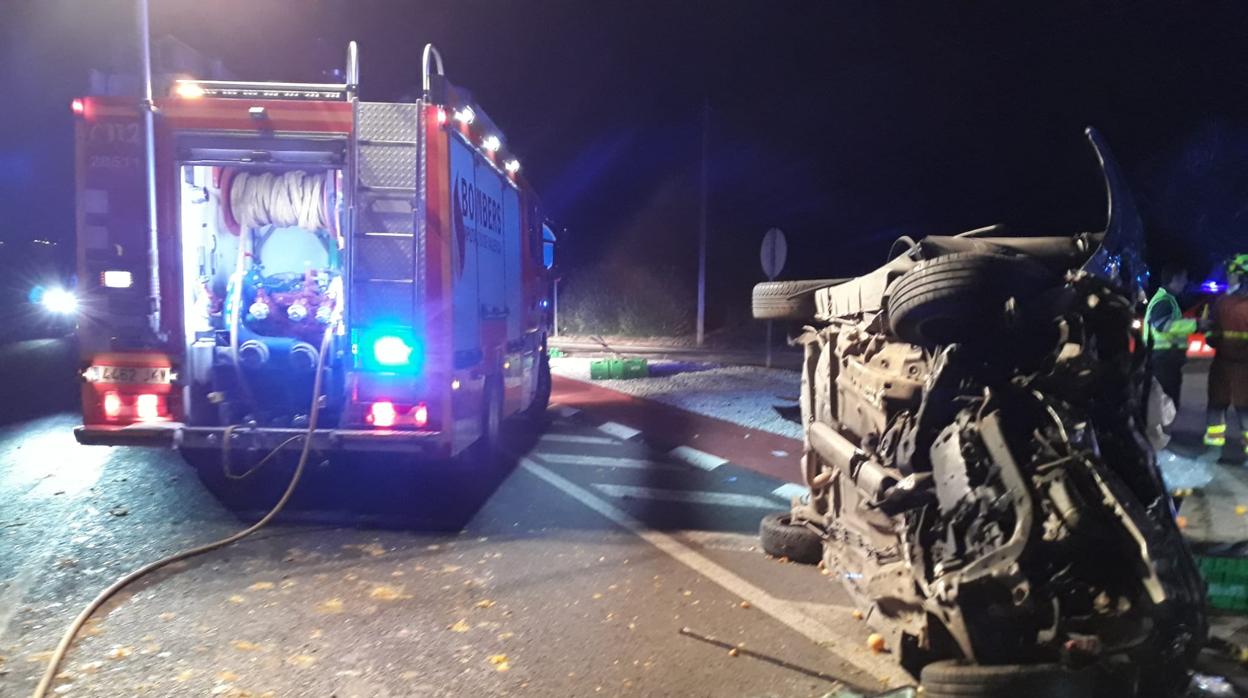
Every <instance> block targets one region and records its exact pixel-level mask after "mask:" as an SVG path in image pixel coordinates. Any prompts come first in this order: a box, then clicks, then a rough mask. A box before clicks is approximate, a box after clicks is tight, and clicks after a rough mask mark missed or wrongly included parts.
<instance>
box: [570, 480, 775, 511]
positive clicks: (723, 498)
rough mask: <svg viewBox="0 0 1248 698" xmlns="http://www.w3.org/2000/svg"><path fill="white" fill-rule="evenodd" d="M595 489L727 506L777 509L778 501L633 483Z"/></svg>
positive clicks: (617, 494)
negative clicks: (638, 485)
mask: <svg viewBox="0 0 1248 698" xmlns="http://www.w3.org/2000/svg"><path fill="white" fill-rule="evenodd" d="M593 486H594V489H596V490H598V491H599V492H602V493H603V494H605V495H608V496H611V497H617V498H620V499H623V498H629V499H654V500H659V501H664V502H688V503H690V504H714V505H717V506H726V507H742V508H745V509H775V508H776V502H775V501H774V500H771V499H767V498H766V497H756V496H754V495H752V494H733V493H731V492H705V491H702V490H665V489H658V488H655V487H634V486H632V485H607V484H602V483H597V482H595V483H593Z"/></svg>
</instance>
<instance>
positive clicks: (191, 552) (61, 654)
mask: <svg viewBox="0 0 1248 698" xmlns="http://www.w3.org/2000/svg"><path fill="white" fill-rule="evenodd" d="M332 328H333V325H332V324H331V325H330V327H329V328H326V330H325V335H324V338H323V339H322V340H321V352H320V357H319V358H318V360H317V366H316V377H315V379H314V380H313V388H312V405H311V407H310V408H309V412H308V429H307V432H306V433H305V434H304V436H303V437H302V438H303V449H302V450H301V451H300V453H299V462H298V464H297V465H296V466H295V472H294V474H292V475H291V477H290V484H289V485H287V486H286V490H285V491H284V492H283V493H282V496H281V498H280V499H278V500H277V503H276V504H274V505H273V508H271V509H270V510H269V512H268V513H267V514H265V515H264V516H263V517H262V518H261V519H260V520H259V521H257V522H255V523H254V524H252V525H251V526H248V527H247V528H245V529H243V530H241V531H238V532H237V533H234V534H233V535H230V536H227V537H225V538H222V539H220V540H216V541H213V542H211V543H205V544H204V545H200V546H196V547H194V548H188V549H186V550H182V551H180V552H177V553H174V554H173V555H169V556H168V557H164V558H161V559H159V560H156V561H154V562H149V563H148V564H146V565H143V566H142V567H139V568H138V569H136V570H134V571H132V572H130V573H129V574H126V575H125V576H123V577H121V578H120V579H118V580H117V581H115V582H113V583H112V584H111V585H109V587H108V588H106V589H105V590H104V591H101V592H100V593H99V594H98V595H97V596H96V597H95V598H94V599H92V601H91V603H89V604H87V606H86V607H85V608H83V609H82V612H80V613H79V614H78V617H77V618H75V619H74V621H73V622H72V623H70V625H69V628H68V629H66V631H65V634H64V635H62V636H61V641H60V642H59V643H58V644H57V646H56V649H55V650H54V651H53V652H52V656H51V658H49V659H48V666H47V667H46V668H45V669H44V672H43V676H42V678H40V680H39V685H38V686H36V687H35V692H34V693H33V694H32V696H33V698H44V697H45V696H46V695H47V694H48V690H49V689H50V688H51V687H52V683H53V682H54V681H55V680H56V675H57V673H58V671H59V669H60V667H61V663H62V662H64V660H65V656H66V655H67V654H68V653H69V648H70V646H71V645H72V644H73V642H74V638H75V637H77V635H78V633H79V632H80V631H81V630H82V627H83V626H84V625H85V624H86V622H87V621H88V620H89V619H90V618H91V616H92V615H93V614H94V613H95V612H96V611H97V610H99V608H100V606H103V605H104V602H106V601H108V599H110V598H112V596H113V595H115V594H116V593H117V592H119V591H121V590H122V589H123V588H124V587H126V586H127V585H128V584H130V583H131V582H133V581H135V580H137V579H139V578H140V577H143V576H145V575H147V574H149V573H151V572H154V571H156V570H158V569H160V568H162V567H165V566H167V565H170V564H173V563H175V562H180V561H182V560H186V559H189V558H192V557H195V556H196V555H202V554H203V553H207V552H211V551H213V550H217V549H219V548H224V547H225V546H227V545H230V544H231V543H234V542H237V541H239V540H242V539H243V538H246V537H247V536H249V535H251V534H252V533H255V532H256V531H258V530H260V529H261V528H264V527H265V526H266V525H268V523H269V522H270V521H272V520H273V519H274V518H275V517H276V516H277V514H278V513H279V512H280V511H281V510H282V508H283V507H285V506H286V503H287V502H288V501H289V500H290V497H291V495H292V494H294V491H295V487H296V486H298V484H299V479H300V477H301V476H302V475H303V470H304V467H305V466H306V465H307V462H308V457H309V455H310V454H311V452H312V435H313V433H314V432H315V431H316V425H317V419H318V418H319V416H320V411H321V388H322V384H323V379H324V371H325V357H326V356H327V355H328V354H329V348H330V342H331V340H332V339H333V330H332ZM298 438H299V437H293V438H290V439H287V440H286V441H284V442H282V443H281V444H279V445H278V446H277V448H274V449H273V450H272V451H270V452H269V454H268V455H266V456H265V457H264V458H263V459H262V460H261V461H260V464H263V463H264V462H265V461H268V460H269V459H270V458H272V457H274V456H275V455H276V454H277V453H278V452H279V451H281V450H282V449H283V448H285V447H286V446H287V445H289V444H291V443H293V442H294V441H295V440H297V439H298ZM258 467H259V464H258V465H256V466H254V467H253V468H252V471H254V470H255V468H258ZM250 472H251V471H249V473H250ZM249 473H248V474H249ZM244 476H245V475H244Z"/></svg>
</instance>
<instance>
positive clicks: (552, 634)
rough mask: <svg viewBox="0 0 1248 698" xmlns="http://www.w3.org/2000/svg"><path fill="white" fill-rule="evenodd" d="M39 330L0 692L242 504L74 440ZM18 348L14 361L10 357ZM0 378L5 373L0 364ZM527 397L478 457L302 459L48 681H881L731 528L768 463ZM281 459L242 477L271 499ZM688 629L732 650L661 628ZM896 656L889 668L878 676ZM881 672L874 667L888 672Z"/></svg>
mask: <svg viewBox="0 0 1248 698" xmlns="http://www.w3.org/2000/svg"><path fill="white" fill-rule="evenodd" d="M69 357H70V354H69V350H68V349H67V348H66V347H65V345H64V344H63V343H60V342H45V343H33V344H32V343H26V344H23V345H18V346H10V347H8V348H5V349H3V350H0V360H2V361H0V366H3V368H0V378H3V379H4V384H5V385H6V386H7V387H6V388H5V389H4V394H5V396H6V397H5V398H4V400H5V401H6V402H5V405H4V407H3V408H2V409H0V425H2V426H0V502H3V504H0V657H2V658H0V695H4V696H10V695H12V696H22V695H27V694H28V693H29V692H30V690H31V689H32V688H33V686H34V684H35V682H36V680H37V678H38V675H39V673H40V671H41V670H42V668H43V665H44V660H45V659H46V656H47V652H48V650H51V649H52V648H53V646H54V645H55V644H56V640H57V638H58V636H59V635H60V633H61V631H62V630H63V628H64V627H65V626H66V624H67V623H68V622H69V621H70V620H71V619H72V618H73V616H74V615H75V614H77V612H78V610H79V609H80V608H81V607H82V606H83V605H84V604H86V603H87V602H88V601H89V600H90V599H91V598H92V597H93V596H94V595H95V594H96V593H97V592H98V590H99V589H101V588H103V587H104V586H106V585H107V584H108V583H110V582H111V581H112V580H113V579H115V578H116V577H118V576H120V575H122V574H123V573H125V572H126V571H128V570H130V569H131V568H134V567H136V566H138V565H140V564H142V563H145V562H147V561H149V560H152V559H155V558H157V557H161V556H164V555H166V554H168V553H171V552H173V551H175V550H178V549H181V548H184V547H187V546H190V545H194V544H198V543H203V542H206V541H209V540H212V539H215V538H218V537H221V536H223V535H225V534H228V533H231V532H233V531H235V530H237V529H239V528H241V527H242V526H244V525H246V523H247V522H248V521H250V520H253V519H254V518H256V517H257V516H258V515H259V512H258V511H250V510H246V509H244V510H238V509H232V508H229V507H226V506H224V505H223V504H222V502H221V501H220V500H219V499H218V498H217V497H216V496H214V494H213V493H211V492H209V491H208V490H207V489H206V488H205V487H204V486H203V485H202V484H201V482H200V481H199V479H198V478H197V477H196V475H195V473H194V472H193V471H192V470H191V469H190V468H189V467H187V466H186V465H184V464H183V463H182V462H181V460H180V459H179V457H178V456H177V454H175V453H172V452H167V451H161V450H145V449H132V448H105V447H84V446H79V445H77V444H76V443H75V442H74V440H73V436H72V434H71V431H70V430H71V428H72V426H73V425H74V424H76V422H77V417H76V415H75V414H74V412H73V411H72V406H73V399H74V393H73V390H74V386H73V381H72V371H66V370H65V367H66V366H72V363H73V362H72V359H70V358H69ZM15 366H16V367H19V368H18V369H14V367H15ZM6 372H7V374H6ZM619 436H620V435H611V434H608V433H606V432H604V431H601V430H599V429H598V428H596V427H594V426H592V425H591V424H589V423H588V422H586V421H584V420H582V419H580V418H578V417H576V416H561V415H560V413H559V412H558V411H557V410H552V412H551V421H550V423H549V424H548V425H547V428H546V429H545V435H544V436H543V437H541V438H540V439H539V438H537V436H536V435H535V434H534V432H532V430H530V429H528V428H522V427H521V426H520V425H513V428H512V429H510V430H509V434H508V450H509V451H510V452H511V453H512V454H513V457H511V458H509V459H508V460H507V462H505V463H501V464H498V465H497V466H496V467H494V468H493V470H492V471H491V472H490V474H488V475H486V476H483V477H480V478H476V479H472V480H469V479H465V478H462V477H457V476H456V474H455V473H449V472H446V471H427V470H420V469H412V468H403V467H396V465H395V464H394V463H386V462H378V461H370V460H359V461H355V462H350V463H335V464H333V465H324V466H321V465H318V466H315V467H312V468H310V470H309V471H308V473H307V474H306V475H305V480H304V481H303V482H301V484H300V486H299V490H298V491H297V493H296V496H295V498H294V500H293V501H292V503H291V505H290V507H289V510H288V512H287V513H286V514H284V515H283V516H282V517H281V518H280V519H279V520H278V522H277V523H275V524H273V525H271V526H270V527H268V528H266V529H264V530H262V531H261V532H259V533H257V534H256V535H255V536H253V537H251V538H248V539H246V540H244V541H242V542H240V543H238V544H235V545H233V546H231V547H229V548H226V549H223V550H220V551H217V552H214V553H209V554H207V555H204V556H202V557H200V558H197V559H195V560H192V561H189V562H187V563H184V564H181V565H178V566H176V567H173V568H170V569H167V570H164V571H160V572H158V573H156V574H154V575H152V576H151V577H149V578H147V579H145V580H142V581H140V582H139V583H136V584H135V585H133V586H132V587H130V588H129V589H128V590H127V591H126V592H125V593H123V594H122V595H121V597H119V598H118V599H117V600H116V601H114V602H112V603H110V604H109V605H108V606H107V607H106V608H105V609H103V610H102V611H101V612H100V613H99V614H97V617H96V619H95V621H93V622H92V623H91V624H90V625H89V627H88V628H87V631H86V632H85V633H84V635H83V636H82V637H81V639H80V640H79V641H78V642H77V643H76V645H75V646H74V648H73V650H72V652H71V654H70V657H69V659H68V662H67V663H66V665H65V671H64V675H63V677H62V679H61V681H60V683H59V684H58V685H59V689H58V690H59V691H60V692H61V693H63V694H68V695H83V696H115V695H160V696H165V695H227V696H230V695H239V696H242V695H255V696H258V695H321V696H330V695H333V696H343V697H345V696H408V695H429V696H437V695H457V696H458V695H511V694H518V695H542V696H546V695H560V696H562V695H594V694H602V695H650V696H657V695H751V696H820V695H824V694H826V693H828V692H829V691H831V690H833V689H834V688H836V686H837V683H836V681H837V680H839V681H842V682H845V683H847V684H849V685H852V686H857V687H863V688H868V689H878V688H881V687H882V683H881V681H880V677H882V676H886V675H889V672H890V667H891V664H890V663H889V661H888V660H887V658H886V657H877V656H872V655H870V654H869V653H867V652H866V651H865V636H866V634H867V629H866V627H865V626H864V625H863V624H861V623H859V622H858V621H855V620H853V619H852V616H851V613H850V609H849V608H848V607H847V606H846V604H847V599H846V598H845V597H844V596H843V595H842V594H841V592H840V591H839V588H838V586H837V585H836V584H834V583H833V581H832V580H831V579H830V578H828V577H826V576H823V575H821V574H820V572H819V571H818V570H817V569H816V568H813V567H806V566H800V565H794V564H788V563H784V562H781V561H776V560H772V559H769V558H767V557H766V556H764V555H763V554H762V553H761V552H760V551H758V550H757V549H756V548H755V546H756V539H755V535H754V532H755V530H756V527H757V522H758V519H759V518H760V517H761V516H762V515H763V514H765V513H767V512H769V511H773V510H777V509H781V508H783V507H784V506H785V502H783V501H782V500H781V499H780V498H778V497H777V496H776V495H774V494H773V493H772V489H774V488H775V486H776V484H777V483H776V482H775V481H772V480H769V479H767V478H765V477H762V476H760V475H756V474H753V473H750V472H748V471H744V470H739V469H736V468H734V467H725V468H718V469H715V470H710V471H706V470H701V469H699V468H696V467H694V466H691V465H687V464H683V463H679V462H676V461H673V460H669V459H667V458H665V457H664V456H662V455H661V454H659V453H656V452H652V451H650V450H649V447H647V446H646V444H645V443H644V442H642V441H641V440H639V439H637V438H632V439H622V438H619ZM290 472H291V465H290V463H279V464H277V465H275V466H274V467H273V468H272V469H271V470H269V471H266V472H263V473H261V475H260V482H258V483H257V484H256V487H257V488H258V490H259V491H261V492H265V493H267V494H266V495H265V496H268V497H271V498H273V499H275V498H276V494H277V492H278V491H280V488H281V486H282V484H283V483H284V480H285V478H287V477H289V474H290ZM682 628H688V629H690V630H692V631H694V632H695V633H697V634H700V635H704V636H711V637H714V638H717V639H718V640H719V641H720V642H722V643H726V644H727V645H732V646H736V645H741V648H740V649H739V650H738V651H737V652H732V653H730V652H729V651H728V649H726V648H725V646H723V645H717V644H712V643H709V642H706V641H703V640H699V639H696V638H693V637H690V636H688V635H686V634H682V633H681V630H682ZM894 671H895V670H894ZM893 676H894V679H893V681H894V682H895V681H896V678H895V677H896V674H895V673H894V674H893Z"/></svg>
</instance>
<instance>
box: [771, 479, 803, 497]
mask: <svg viewBox="0 0 1248 698" xmlns="http://www.w3.org/2000/svg"><path fill="white" fill-rule="evenodd" d="M809 491H810V490H808V489H806V488H805V487H802V486H801V485H795V484H793V483H791V482H786V483H784V484H783V485H780V486H779V487H777V488H776V489H774V490H772V491H771V493H772V494H773V495H775V496H777V497H779V498H780V499H783V500H786V501H787V500H790V499H792V498H794V497H801V496H802V495H804V494H806V493H807V492H809Z"/></svg>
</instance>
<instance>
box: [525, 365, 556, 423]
mask: <svg viewBox="0 0 1248 698" xmlns="http://www.w3.org/2000/svg"><path fill="white" fill-rule="evenodd" d="M550 387H551V379H550V355H549V354H547V353H546V352H545V351H542V356H541V358H540V359H538V363H537V388H536V389H535V390H534V392H533V402H532V403H530V404H529V407H528V409H526V410H525V415H526V416H527V417H528V418H529V419H532V420H534V421H540V420H542V419H544V418H545V417H546V408H547V407H549V406H550Z"/></svg>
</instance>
